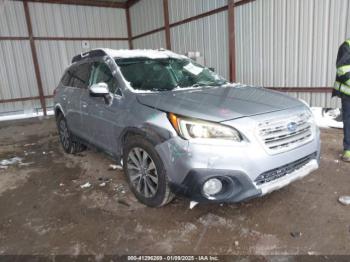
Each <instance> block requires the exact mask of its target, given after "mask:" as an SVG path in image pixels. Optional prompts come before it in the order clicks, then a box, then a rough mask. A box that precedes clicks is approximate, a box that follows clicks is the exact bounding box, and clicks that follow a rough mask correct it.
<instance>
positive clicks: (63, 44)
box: [35, 40, 129, 105]
mask: <svg viewBox="0 0 350 262" xmlns="http://www.w3.org/2000/svg"><path fill="white" fill-rule="evenodd" d="M89 44H90V49H93V48H103V47H108V48H114V49H128V48H129V45H128V42H127V41H89ZM35 45H36V49H37V53H38V60H39V67H40V72H41V79H42V83H43V89H44V94H45V95H52V93H53V90H54V88H55V87H56V86H57V83H58V82H59V80H60V78H61V76H62V72H63V71H64V70H65V68H66V67H67V65H69V64H70V63H71V60H72V57H73V56H75V55H76V54H79V53H81V52H82V51H84V50H83V49H82V47H81V41H48V40H40V41H36V43H35ZM49 105H50V104H49Z"/></svg>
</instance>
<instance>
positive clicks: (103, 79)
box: [90, 62, 118, 93]
mask: <svg viewBox="0 0 350 262" xmlns="http://www.w3.org/2000/svg"><path fill="white" fill-rule="evenodd" d="M93 67H94V69H93V73H92V75H91V79H90V85H93V84H98V83H106V84H107V85H108V88H109V91H110V92H111V93H114V92H115V91H116V89H117V87H118V83H117V80H116V79H115V77H114V76H113V75H112V72H111V70H110V69H109V67H108V66H107V65H106V64H105V63H102V62H96V63H94V66H93Z"/></svg>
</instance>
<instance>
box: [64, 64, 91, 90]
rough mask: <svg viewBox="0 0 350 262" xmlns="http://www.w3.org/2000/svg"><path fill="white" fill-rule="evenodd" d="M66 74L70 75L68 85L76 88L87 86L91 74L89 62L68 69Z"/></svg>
mask: <svg viewBox="0 0 350 262" xmlns="http://www.w3.org/2000/svg"><path fill="white" fill-rule="evenodd" d="M68 74H69V75H70V76H71V78H70V81H69V86H74V87H77V88H87V87H88V86H89V79H90V74H91V64H90V63H85V64H80V65H78V66H75V67H72V68H71V69H69V71H68Z"/></svg>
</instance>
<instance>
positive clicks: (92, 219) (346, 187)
mask: <svg viewBox="0 0 350 262" xmlns="http://www.w3.org/2000/svg"><path fill="white" fill-rule="evenodd" d="M341 140H342V133H341V130H337V129H324V130H322V158H321V168H320V169H319V170H318V171H316V172H314V173H313V174H312V175H310V176H308V177H306V178H305V179H303V180H301V181H298V182H295V183H293V184H291V185H290V186H288V187H286V188H283V189H281V190H279V191H277V192H274V193H272V194H270V195H267V196H265V197H263V198H259V199H254V200H250V201H249V202H246V203H241V204H224V205H198V206H196V207H195V208H194V209H192V210H191V209H189V201H188V200H187V199H183V198H176V199H175V200H174V201H173V202H172V203H171V204H169V205H168V206H166V207H163V208H157V209H154V208H153V209H152V208H147V207H145V206H143V205H141V204H139V203H138V202H137V201H136V199H135V198H134V196H133V195H132V193H131V192H130V190H129V189H128V186H127V183H126V180H125V178H124V174H123V172H122V171H121V170H109V165H110V164H113V160H111V159H109V158H108V157H107V156H106V155H105V154H103V153H99V152H95V151H93V150H88V151H86V152H84V153H82V154H79V155H76V156H72V155H67V154H65V153H64V152H63V150H62V149H61V146H60V144H59V142H58V136H57V133H56V128H55V123H54V119H52V118H51V119H41V120H40V119H31V120H21V121H12V122H1V123H0V161H1V160H4V159H7V160H9V159H10V160H11V161H12V164H8V163H7V164H8V165H7V166H8V168H4V167H2V168H1V166H0V254H42V255H50V254H69V255H79V254H91V255H99V254H170V253H171V254H238V255H249V254H260V255H268V254H280V255H286V254H309V255H310V254H322V255H331V254H350V245H349V244H348V243H349V241H350V220H349V217H350V206H348V207H347V206H343V205H341V204H339V203H338V201H337V199H338V197H339V196H340V195H342V194H350V173H349V168H350V164H346V163H343V162H341V161H339V160H338V159H339V154H340V153H341V143H342V141H341ZM87 182H89V183H90V184H91V186H90V187H87V188H81V185H84V184H86V183H87ZM103 182H105V186H101V184H102V185H103Z"/></svg>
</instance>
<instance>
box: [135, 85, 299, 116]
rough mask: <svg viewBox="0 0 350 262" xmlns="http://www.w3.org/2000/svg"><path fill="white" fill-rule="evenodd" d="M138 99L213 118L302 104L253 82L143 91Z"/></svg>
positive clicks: (178, 112) (193, 114)
mask: <svg viewBox="0 0 350 262" xmlns="http://www.w3.org/2000/svg"><path fill="white" fill-rule="evenodd" d="M137 99H138V101H139V102H140V103H141V104H143V105H146V106H150V107H153V108H157V109H159V110H162V111H165V112H172V113H175V114H178V115H182V116H188V117H193V118H198V119H203V120H208V121H214V122H222V121H227V120H232V119H235V118H241V117H246V116H253V115H258V114H264V113H270V112H274V111H280V110H284V109H288V108H293V107H296V106H303V103H301V102H300V101H298V100H297V99H295V98H292V97H290V96H287V95H284V94H282V93H279V92H275V91H270V90H267V89H264V88H258V87H251V86H225V87H215V88H213V87H212V88H200V89H190V90H178V91H163V92H157V93H140V94H137Z"/></svg>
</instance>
